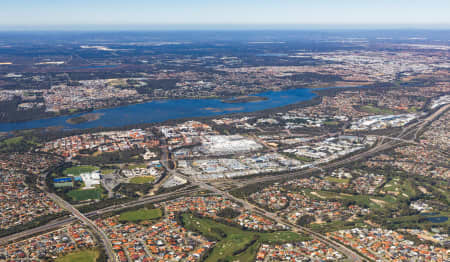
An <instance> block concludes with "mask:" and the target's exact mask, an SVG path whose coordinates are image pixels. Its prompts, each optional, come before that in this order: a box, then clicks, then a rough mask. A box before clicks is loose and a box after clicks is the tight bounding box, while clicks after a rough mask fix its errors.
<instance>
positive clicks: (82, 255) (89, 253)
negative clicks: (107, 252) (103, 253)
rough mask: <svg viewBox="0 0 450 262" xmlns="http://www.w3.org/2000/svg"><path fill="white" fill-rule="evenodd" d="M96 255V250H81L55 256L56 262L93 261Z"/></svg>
mask: <svg viewBox="0 0 450 262" xmlns="http://www.w3.org/2000/svg"><path fill="white" fill-rule="evenodd" d="M98 255H99V254H98V251H97V250H83V251H78V252H75V253H69V254H67V255H65V256H63V257H60V258H57V259H56V262H95V261H96V260H97V257H98Z"/></svg>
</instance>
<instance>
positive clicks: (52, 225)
mask: <svg viewBox="0 0 450 262" xmlns="http://www.w3.org/2000/svg"><path fill="white" fill-rule="evenodd" d="M198 191H199V189H198V188H192V187H191V188H187V189H182V190H177V191H174V192H169V193H165V194H160V195H157V196H151V197H144V198H141V199H138V200H134V201H130V202H128V203H124V204H118V205H113V206H109V207H106V208H103V209H99V210H96V211H92V212H89V213H86V214H84V215H85V216H86V217H93V216H96V215H101V214H105V213H108V212H113V211H119V210H122V209H125V208H130V207H134V206H140V205H145V204H151V203H157V202H161V201H164V200H167V199H169V198H174V197H180V196H183V195H190V194H193V193H195V192H198ZM75 221H77V218H75V217H68V218H59V219H55V220H53V221H51V222H49V223H47V224H45V225H42V226H39V227H35V228H32V229H29V230H25V231H22V232H19V233H16V234H13V235H9V236H6V237H2V238H0V245H4V244H6V243H8V242H12V241H16V240H18V239H23V238H26V237H29V236H32V235H36V234H40V233H43V232H48V231H52V230H55V229H57V228H60V227H63V226H65V225H68V224H70V223H73V222H75Z"/></svg>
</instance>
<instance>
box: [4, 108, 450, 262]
mask: <svg viewBox="0 0 450 262" xmlns="http://www.w3.org/2000/svg"><path fill="white" fill-rule="evenodd" d="M449 108H450V104H447V105H445V106H443V107H441V108H440V109H438V110H437V111H435V112H433V113H432V114H430V115H428V116H426V117H425V118H423V119H420V120H419V121H417V122H416V123H413V124H411V125H408V126H407V127H405V128H404V129H403V130H402V131H401V132H400V134H399V135H398V136H397V137H393V138H394V139H388V141H387V142H385V139H381V141H380V142H379V143H378V144H377V145H376V146H374V147H372V148H370V149H368V150H367V151H364V152H361V153H358V154H356V155H352V156H349V157H347V158H345V159H342V160H338V161H335V162H332V163H329V164H326V165H322V166H320V167H313V168H310V169H308V170H304V171H299V172H295V173H289V174H285V175H276V176H265V177H257V178H246V179H235V180H231V182H232V183H233V184H235V185H236V186H237V187H242V186H245V185H247V184H254V183H261V182H270V181H275V180H280V179H285V178H292V177H296V176H299V175H307V174H311V173H313V172H316V170H317V169H318V168H319V169H320V170H326V169H331V168H336V167H339V166H342V165H345V164H348V163H351V162H355V161H358V160H362V159H364V158H367V157H369V156H373V155H375V154H377V153H379V152H381V151H384V150H387V149H390V148H393V147H395V146H398V145H400V144H402V143H405V140H406V141H407V142H411V141H416V140H417V138H418V135H419V134H420V133H421V132H422V130H423V129H424V128H425V127H426V126H427V125H428V124H429V123H430V122H432V121H433V120H435V119H436V118H437V117H439V116H440V115H441V114H442V113H444V112H445V111H447V110H448V109H449ZM410 136H412V138H411V137H410ZM409 139H412V140H409ZM161 164H162V165H163V166H164V167H165V168H166V170H167V172H168V174H167V177H171V176H174V175H176V176H179V177H182V178H185V179H186V180H188V181H189V182H191V184H192V185H194V186H199V187H200V188H203V189H207V190H209V191H211V192H213V193H216V194H219V195H222V196H224V197H227V198H229V199H231V200H234V201H236V202H238V203H241V204H242V205H243V207H244V208H246V209H248V210H250V211H253V212H255V213H262V214H263V215H264V216H266V217H268V218H270V219H272V220H273V221H275V222H277V223H279V224H282V225H285V226H289V227H290V228H292V230H293V231H296V232H299V233H304V234H309V235H311V236H312V237H313V238H315V239H318V240H320V241H322V242H324V243H326V244H328V245H329V246H331V247H333V248H335V249H336V250H338V251H340V252H341V253H343V254H344V255H346V256H347V257H348V258H349V259H350V260H351V261H364V260H365V259H364V258H363V257H361V256H360V255H359V254H357V253H356V252H354V251H353V250H351V249H349V248H347V247H345V246H343V245H342V244H340V243H338V242H336V241H334V240H331V239H329V238H327V237H325V236H323V235H321V234H319V233H317V232H314V231H312V230H310V229H308V228H304V227H301V226H298V225H294V224H291V223H289V222H288V221H286V220H284V219H282V218H280V217H279V216H278V215H277V214H275V213H271V212H269V211H266V210H262V209H261V208H259V207H256V206H254V205H253V204H251V203H249V202H248V201H246V200H244V199H240V198H237V197H235V196H233V195H231V194H230V193H229V192H227V191H224V190H221V189H219V188H217V187H215V186H212V185H210V184H207V183H205V182H204V181H197V180H194V179H192V178H190V177H186V176H184V175H182V174H179V173H178V172H176V171H175V170H173V169H171V167H170V166H169V161H168V151H167V150H163V157H162V159H161ZM198 190H199V189H192V188H190V189H187V190H186V189H184V190H179V191H174V192H169V193H165V194H161V195H157V196H150V197H144V198H142V199H139V200H135V201H131V202H128V203H124V204H119V205H114V206H110V207H107V208H104V209H100V210H97V211H93V212H89V213H87V214H82V213H81V212H79V211H78V210H77V209H76V208H74V207H73V206H72V205H70V204H69V203H67V202H66V201H64V200H63V199H61V198H60V197H59V196H57V195H55V194H52V193H48V194H49V196H50V197H51V198H52V199H54V201H55V202H57V203H59V204H60V205H61V206H63V207H64V208H66V209H67V210H68V211H70V212H71V213H72V214H73V215H74V217H72V218H66V219H57V220H54V221H52V222H51V223H49V224H47V225H44V226H41V227H38V228H34V229H30V230H26V231H23V232H20V233H17V234H14V235H11V236H8V237H3V238H0V244H5V243H7V242H9V241H14V240H16V239H20V238H25V237H27V236H30V235H33V234H38V233H41V232H44V231H48V230H51V229H55V228H58V227H61V226H64V225H67V224H69V223H72V222H74V221H76V219H78V220H80V221H82V222H83V223H84V224H86V225H87V226H89V227H90V228H91V229H92V230H93V231H94V232H96V233H97V235H98V236H99V237H100V238H101V240H102V242H103V244H104V246H105V248H106V251H107V255H108V257H110V258H112V259H113V261H115V256H114V253H113V252H112V246H111V243H110V240H109V239H108V237H107V236H106V234H105V233H104V232H103V231H102V230H101V229H100V228H98V227H97V225H96V224H95V223H94V222H92V221H91V220H90V219H89V218H88V217H91V216H94V215H99V214H103V213H107V212H112V211H117V210H121V209H124V208H128V207H133V206H138V205H142V204H146V203H153V202H160V201H163V200H166V199H168V198H172V197H178V196H182V195H185V194H191V193H193V192H196V191H198ZM44 191H45V190H44ZM46 192H47V191H46Z"/></svg>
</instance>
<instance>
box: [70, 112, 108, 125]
mask: <svg viewBox="0 0 450 262" xmlns="http://www.w3.org/2000/svg"><path fill="white" fill-rule="evenodd" d="M102 115H103V114H100V113H90V114H84V115H81V116H77V117H73V118H69V119H67V120H66V122H67V123H68V124H71V125H77V124H81V123H86V122H92V121H95V120H98V119H100V117H101V116H102Z"/></svg>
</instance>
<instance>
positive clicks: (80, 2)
mask: <svg viewBox="0 0 450 262" xmlns="http://www.w3.org/2000/svg"><path fill="white" fill-rule="evenodd" d="M449 14H450V0H219V1H216V0H158V1H156V0H1V2H0V27H1V28H20V27H24V28H25V27H30V28H33V27H46V26H47V27H75V26H78V27H92V26H100V27H101V26H106V27H107V26H110V27H114V26H119V25H120V26H129V27H133V26H136V27H138V26H143V25H153V26H156V27H157V26H169V27H173V28H177V27H180V28H188V27H189V26H190V25H191V26H197V27H202V26H204V27H214V25H217V26H219V25H222V26H223V25H229V26H244V27H245V26H264V25H266V26H269V25H271V26H280V27H282V26H283V25H291V26H292V25H305V26H308V25H316V26H317V25H318V26H320V25H327V26H341V25H347V26H348V25H380V26H386V25H428V26H430V25H431V26H433V25H450V15H449Z"/></svg>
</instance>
